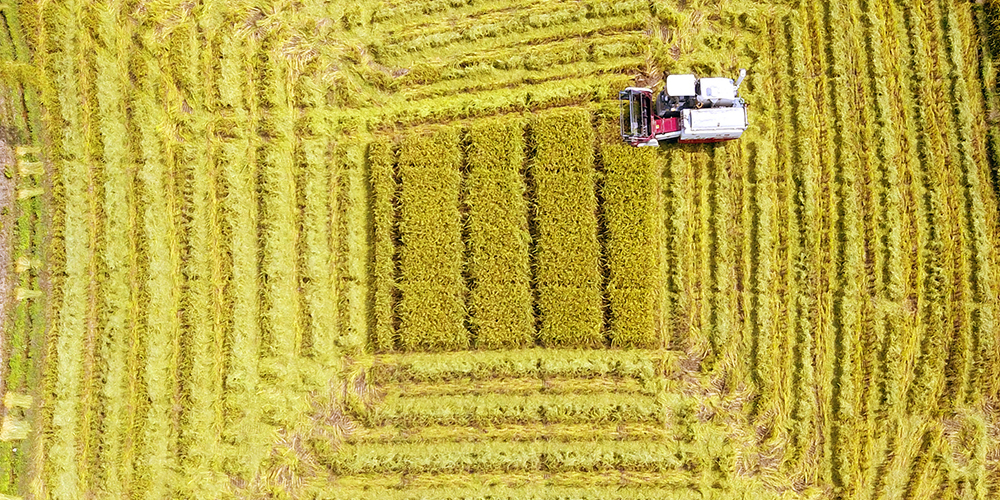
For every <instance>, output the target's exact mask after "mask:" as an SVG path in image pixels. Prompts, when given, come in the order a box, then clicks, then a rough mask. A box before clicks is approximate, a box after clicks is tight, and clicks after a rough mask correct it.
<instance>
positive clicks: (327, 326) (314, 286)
mask: <svg viewBox="0 0 1000 500" xmlns="http://www.w3.org/2000/svg"><path fill="white" fill-rule="evenodd" d="M326 90H327V89H326V88H325V86H324V85H323V84H322V83H321V82H320V81H319V80H318V79H317V78H314V77H311V76H300V77H299V79H298V82H297V87H296V90H295V92H294V94H295V95H296V99H297V100H299V101H300V102H301V103H302V105H303V106H305V108H306V109H307V110H309V111H311V110H313V109H316V108H320V107H322V106H323V105H324V104H325V99H326ZM297 127H300V128H302V129H305V130H307V131H308V135H307V136H306V137H304V138H303V139H302V140H301V142H300V143H299V147H298V151H297V153H296V154H297V158H298V161H299V162H300V163H301V164H302V168H303V170H304V173H303V175H302V191H303V193H302V200H303V203H304V207H303V209H302V234H301V238H302V254H303V255H302V256H300V259H301V265H302V274H303V279H302V281H303V282H304V283H303V285H302V288H303V295H304V299H305V301H304V302H305V311H304V312H305V315H306V318H305V331H306V334H305V338H304V339H303V344H304V345H303V352H304V353H307V354H311V355H312V356H313V357H314V358H316V359H317V360H319V361H321V362H322V363H323V364H324V365H330V364H333V363H336V362H339V359H338V357H339V353H340V346H338V345H337V332H338V330H339V328H340V327H339V324H338V321H337V320H338V318H337V307H338V303H337V302H338V300H339V296H338V290H337V289H336V288H335V287H336V284H335V282H336V281H339V280H337V279H336V277H335V276H334V273H333V264H334V259H335V255H336V253H335V249H334V248H331V246H332V244H331V242H332V240H333V233H334V231H333V230H332V229H331V226H332V225H333V224H331V211H332V210H335V209H334V208H331V207H334V206H335V203H336V200H335V199H331V198H332V196H331V191H333V190H334V187H333V183H334V182H336V179H337V174H336V173H333V172H332V171H333V170H334V165H335V164H334V163H333V162H332V158H331V153H332V151H331V139H330V136H331V135H332V131H331V130H330V128H331V127H330V124H329V123H328V122H327V121H326V119H325V118H324V117H322V116H318V115H314V114H312V113H309V112H308V111H307V112H306V117H305V118H302V119H300V120H299V122H298V124H297ZM307 347H308V349H307Z"/></svg>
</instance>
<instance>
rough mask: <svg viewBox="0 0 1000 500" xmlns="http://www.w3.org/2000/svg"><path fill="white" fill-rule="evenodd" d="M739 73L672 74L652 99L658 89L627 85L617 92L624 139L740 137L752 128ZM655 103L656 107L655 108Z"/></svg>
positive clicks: (640, 142) (639, 142)
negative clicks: (735, 75) (711, 75)
mask: <svg viewBox="0 0 1000 500" xmlns="http://www.w3.org/2000/svg"><path fill="white" fill-rule="evenodd" d="M746 76H747V70H745V69H741V70H740V78H739V79H738V80H736V82H735V83H734V82H733V80H732V79H731V78H701V79H699V78H698V77H697V76H695V75H669V76H667V82H666V84H665V85H664V86H663V91H662V92H660V95H659V96H658V97H657V98H656V102H655V104H654V102H653V91H652V90H650V89H648V88H645V87H628V88H626V89H625V90H623V91H621V92H619V93H618V100H619V101H620V103H621V128H622V139H624V140H625V142H627V143H629V144H631V145H633V146H659V145H660V142H659V141H672V140H674V139H676V140H677V142H683V143H699V142H720V141H728V140H732V139H737V138H739V137H740V135H742V134H743V131H744V130H746V129H747V125H748V123H749V122H748V121H747V108H746V105H745V103H744V102H743V99H741V98H740V96H739V90H740V84H741V83H743V79H744V78H746ZM654 106H655V109H654Z"/></svg>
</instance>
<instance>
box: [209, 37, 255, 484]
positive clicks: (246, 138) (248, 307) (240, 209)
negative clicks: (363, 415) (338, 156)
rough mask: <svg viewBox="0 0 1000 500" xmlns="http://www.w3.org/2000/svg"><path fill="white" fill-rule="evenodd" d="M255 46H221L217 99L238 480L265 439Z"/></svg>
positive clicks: (230, 428)
mask: <svg viewBox="0 0 1000 500" xmlns="http://www.w3.org/2000/svg"><path fill="white" fill-rule="evenodd" d="M253 49H254V47H253V46H245V45H244V44H242V43H241V42H239V41H237V40H236V39H235V38H232V37H226V38H224V39H223V41H222V47H221V55H222V60H221V61H220V80H219V97H220V101H221V104H222V105H223V106H225V107H226V108H228V109H230V110H232V113H233V115H234V117H235V120H236V123H237V126H236V128H235V129H234V131H233V132H234V134H235V135H236V138H235V139H233V140H231V141H230V142H227V143H225V144H223V147H222V162H223V163H222V171H221V178H222V181H223V182H224V183H225V187H226V192H227V196H226V198H225V200H224V202H223V209H224V213H225V216H224V218H225V225H226V230H227V233H228V234H229V235H230V240H229V245H230V248H229V249H228V250H229V252H230V255H231V256H232V266H233V271H232V273H233V274H232V324H231V327H230V328H231V329H230V330H229V331H227V337H228V338H227V344H228V345H230V346H231V352H230V353H229V359H228V360H227V366H228V369H227V371H226V380H225V392H224V394H225V396H224V401H223V405H224V408H225V418H226V421H227V422H229V424H228V425H227V426H226V427H225V428H224V429H223V432H222V440H223V442H224V443H225V444H227V445H231V446H234V447H235V449H234V451H233V456H232V457H231V458H232V462H231V463H230V464H228V465H227V467H226V472H228V473H230V474H233V475H238V476H242V477H249V476H252V475H253V474H254V473H255V472H256V470H257V467H258V465H259V463H260V460H261V459H262V456H263V452H262V451H261V449H262V448H263V446H264V439H266V438H265V436H262V435H261V429H262V427H261V422H260V419H261V408H260V406H259V403H258V401H257V393H258V391H259V390H260V375H259V372H258V366H257V365H258V358H259V356H260V343H261V331H260V319H261V318H260V316H261V305H260V293H261V290H260V284H259V281H258V277H259V275H260V272H259V266H258V263H259V260H258V253H259V251H260V249H259V246H258V238H257V221H258V206H259V205H258V204H259V200H258V198H257V171H258V164H257V158H258V154H257V139H256V129H255V127H256V122H257V120H259V115H258V114H257V111H256V109H255V108H256V97H255V93H253V92H248V91H247V86H248V85H247V82H248V81H250V82H252V81H253V80H251V77H250V74H249V71H248V67H247V63H246V62H245V61H246V59H247V57H249V56H250V55H251V54H253Z"/></svg>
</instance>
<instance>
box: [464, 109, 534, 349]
mask: <svg viewBox="0 0 1000 500" xmlns="http://www.w3.org/2000/svg"><path fill="white" fill-rule="evenodd" d="M467 158H468V160H467V161H468V164H469V167H468V170H469V173H468V178H467V179H466V202H465V204H466V206H467V207H468V210H469V220H468V228H469V235H468V245H469V250H470V254H469V259H470V260H469V275H470V277H471V280H472V290H471V295H470V311H471V313H472V325H473V328H474V333H475V339H476V345H477V346H479V347H484V348H488V349H501V348H505V349H509V348H516V347H525V346H528V345H531V344H533V343H534V336H535V335H534V331H535V325H534V317H533V315H532V314H533V310H532V296H531V285H530V280H531V268H530V261H529V257H528V249H529V244H530V239H531V236H530V234H529V232H528V207H527V203H526V201H525V198H524V194H525V184H524V177H523V172H522V167H523V162H524V123H523V122H522V121H521V119H519V118H514V119H509V118H501V119H487V120H480V121H478V122H475V123H474V124H473V125H472V127H471V128H470V130H469V148H468V151H467Z"/></svg>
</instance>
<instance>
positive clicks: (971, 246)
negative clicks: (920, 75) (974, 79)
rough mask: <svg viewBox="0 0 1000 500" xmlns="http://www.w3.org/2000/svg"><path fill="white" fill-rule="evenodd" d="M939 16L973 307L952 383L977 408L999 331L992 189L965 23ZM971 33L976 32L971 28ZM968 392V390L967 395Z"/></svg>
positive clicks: (947, 12)
mask: <svg viewBox="0 0 1000 500" xmlns="http://www.w3.org/2000/svg"><path fill="white" fill-rule="evenodd" d="M938 10H939V12H940V14H941V16H942V27H943V29H944V34H943V37H944V45H945V48H946V55H947V60H948V75H947V77H948V79H949V81H950V83H949V89H950V94H951V97H952V100H953V101H954V102H955V103H956V104H955V107H954V110H953V114H952V120H953V123H954V126H955V134H956V139H957V144H956V147H955V148H953V158H952V161H953V162H954V163H956V164H957V165H959V170H960V172H961V174H960V182H959V184H960V185H961V186H962V195H961V207H962V210H961V211H960V212H961V213H962V214H963V216H964V220H963V221H961V223H962V239H963V241H964V243H965V245H964V248H963V249H962V251H961V253H962V255H963V256H964V259H965V260H966V261H967V264H966V266H967V267H968V269H967V270H964V271H965V273H966V274H965V275H964V276H961V277H960V282H962V283H966V284H967V286H968V288H969V290H968V293H969V296H968V297H967V300H969V301H970V302H971V303H972V307H970V308H967V309H966V311H967V314H969V316H970V317H969V318H968V322H969V324H970V329H969V332H968V339H967V341H968V345H967V346H966V347H967V349H968V351H969V353H970V354H969V355H968V357H967V358H965V359H962V360H961V361H960V362H959V361H956V362H955V363H954V364H956V365H959V366H957V367H956V369H955V370H953V371H954V372H955V373H957V374H959V375H958V376H959V378H960V379H962V380H960V381H955V382H952V384H951V385H952V386H953V387H954V389H953V390H952V391H950V393H949V394H947V395H946V397H948V396H950V397H951V398H953V399H954V400H955V401H956V402H959V403H961V402H963V401H965V402H968V403H975V402H977V400H979V399H980V398H981V397H982V394H983V392H984V390H985V389H987V387H988V386H989V385H990V383H989V381H988V380H987V378H986V377H987V373H988V372H987V369H986V366H988V365H990V364H992V362H995V361H996V360H995V359H994V354H993V351H994V348H995V345H996V342H995V341H994V339H993V336H992V335H990V334H989V333H988V332H990V331H993V330H994V328H995V325H996V298H995V296H994V294H993V287H992V278H993V276H994V272H993V266H992V263H991V259H990V258H989V252H990V243H989V239H990V238H989V233H988V229H987V227H988V218H987V215H986V209H985V204H984V202H983V198H984V196H989V194H988V193H989V191H988V187H987V186H986V185H985V184H986V183H984V182H983V180H982V179H981V176H980V170H979V166H978V165H977V164H976V160H975V143H974V140H975V137H974V135H975V132H974V129H973V112H972V109H971V105H970V100H971V99H970V97H971V96H970V95H969V89H968V84H967V82H966V79H965V76H964V66H965V65H964V61H963V57H962V52H961V49H962V43H963V41H962V36H961V33H962V31H963V30H962V29H960V28H962V26H960V25H959V18H958V16H957V15H956V13H955V12H954V11H953V10H952V8H951V6H950V5H945V4H943V3H942V2H938ZM965 28H966V29H965V31H966V32H968V31H971V29H969V27H967V26H966V27H965ZM963 389H964V390H963Z"/></svg>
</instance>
